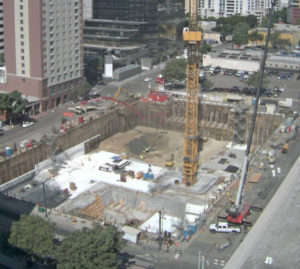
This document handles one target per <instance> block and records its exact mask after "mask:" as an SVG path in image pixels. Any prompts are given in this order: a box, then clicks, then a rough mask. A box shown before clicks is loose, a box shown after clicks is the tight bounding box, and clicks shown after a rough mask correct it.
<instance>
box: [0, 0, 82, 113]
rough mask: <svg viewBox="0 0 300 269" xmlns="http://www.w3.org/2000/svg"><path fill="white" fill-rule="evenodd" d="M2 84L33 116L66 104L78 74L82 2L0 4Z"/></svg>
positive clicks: (7, 1)
mask: <svg viewBox="0 0 300 269" xmlns="http://www.w3.org/2000/svg"><path fill="white" fill-rule="evenodd" d="M3 3H4V4H3V10H4V43H5V44H4V47H5V63H6V69H7V82H6V84H2V85H0V90H5V91H9V92H10V91H13V90H18V91H19V92H21V93H22V94H23V95H25V96H27V97H28V99H29V101H32V102H33V101H34V102H35V104H34V106H33V113H38V112H41V111H45V110H48V109H50V108H53V107H56V106H58V105H59V104H61V103H64V102H66V101H68V99H69V95H70V91H71V89H72V88H73V87H74V86H75V85H77V84H78V83H80V82H81V80H82V75H83V64H82V62H83V50H82V28H83V21H82V0H47V1H44V0H4V2H3Z"/></svg>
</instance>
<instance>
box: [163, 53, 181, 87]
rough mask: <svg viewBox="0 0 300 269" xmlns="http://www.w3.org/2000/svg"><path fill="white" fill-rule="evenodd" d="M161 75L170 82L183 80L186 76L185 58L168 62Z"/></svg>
mask: <svg viewBox="0 0 300 269" xmlns="http://www.w3.org/2000/svg"><path fill="white" fill-rule="evenodd" d="M162 75H163V77H164V78H165V79H166V81H168V82H171V83H174V82H175V81H182V80H184V79H185V77H186V60H185V59H175V60H172V61H170V62H168V63H167V64H166V66H165V68H164V69H163V70H162Z"/></svg>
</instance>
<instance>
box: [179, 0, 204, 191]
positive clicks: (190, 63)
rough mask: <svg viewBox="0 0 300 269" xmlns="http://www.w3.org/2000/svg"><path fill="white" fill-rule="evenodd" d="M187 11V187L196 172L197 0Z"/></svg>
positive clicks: (198, 33)
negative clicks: (188, 16) (188, 15)
mask: <svg viewBox="0 0 300 269" xmlns="http://www.w3.org/2000/svg"><path fill="white" fill-rule="evenodd" d="M189 11H190V18H189V27H188V28H184V29H183V39H184V41H186V44H187V50H188V58H187V68H186V98H185V131H184V149H183V154H184V156H183V183H185V184H186V185H187V186H190V185H193V184H194V183H195V182H196V180H197V170H198V139H199V132H198V105H199V99H198V93H199V60H200V57H199V56H200V53H199V49H200V41H201V36H202V33H201V32H200V31H199V28H198V20H197V19H198V16H197V15H198V1H197V0H190V1H189Z"/></svg>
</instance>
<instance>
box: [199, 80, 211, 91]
mask: <svg viewBox="0 0 300 269" xmlns="http://www.w3.org/2000/svg"><path fill="white" fill-rule="evenodd" d="M200 85H201V87H202V89H211V88H212V87H213V86H214V83H213V82H212V81H210V80H208V79H204V80H203V81H201V82H200Z"/></svg>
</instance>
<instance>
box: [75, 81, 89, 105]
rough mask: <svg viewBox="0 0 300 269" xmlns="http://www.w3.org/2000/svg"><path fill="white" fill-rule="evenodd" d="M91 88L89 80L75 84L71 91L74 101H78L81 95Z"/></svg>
mask: <svg viewBox="0 0 300 269" xmlns="http://www.w3.org/2000/svg"><path fill="white" fill-rule="evenodd" d="M90 90H91V85H90V84H89V83H87V82H84V83H81V84H79V85H77V86H75V87H74V88H73V89H72V90H71V92H70V98H71V100H73V101H77V100H78V99H80V98H81V97H84V96H85V95H87V94H88V93H89V91H90Z"/></svg>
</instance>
